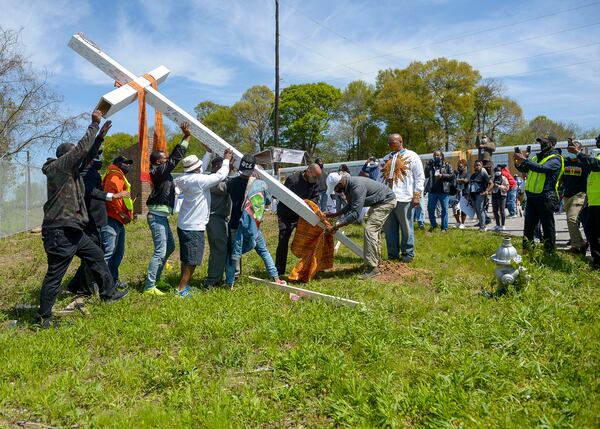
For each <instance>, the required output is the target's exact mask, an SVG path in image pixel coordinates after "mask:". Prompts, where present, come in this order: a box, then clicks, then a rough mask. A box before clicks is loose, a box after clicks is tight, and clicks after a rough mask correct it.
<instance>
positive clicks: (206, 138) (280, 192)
mask: <svg viewBox="0 0 600 429" xmlns="http://www.w3.org/2000/svg"><path fill="white" fill-rule="evenodd" d="M69 47H70V48H71V49H73V50H74V51H75V52H77V53H78V54H79V55H81V56H82V57H83V58H85V59H86V60H88V61H89V62H90V63H92V64H93V65H95V66H96V67H98V68H99V69H100V70H102V71H103V72H104V73H106V74H107V75H108V76H110V77H111V78H112V79H114V80H115V81H118V82H120V83H122V84H123V86H121V87H119V88H117V89H115V90H113V91H111V92H109V93H108V94H106V95H104V96H103V97H102V99H101V100H100V102H99V103H98V106H97V109H99V110H101V111H102V113H103V115H104V117H105V118H108V117H109V116H111V115H113V114H114V113H116V112H118V111H119V110H121V109H123V108H124V107H126V106H128V105H129V104H131V103H133V102H134V101H135V100H136V98H137V91H136V90H135V89H134V88H133V87H132V86H131V85H126V84H127V83H129V82H131V81H134V82H135V83H137V84H138V85H140V86H141V87H143V88H144V90H145V91H146V101H147V102H148V104H150V105H151V106H152V107H154V108H155V109H157V110H159V111H160V112H162V113H163V114H164V115H165V116H166V117H168V118H169V119H171V120H172V121H173V122H175V123H176V124H181V123H182V122H188V123H189V124H190V132H191V134H192V135H193V136H194V137H196V138H197V139H198V140H200V141H201V142H202V143H204V144H205V145H206V146H208V147H209V148H210V149H211V150H212V151H213V152H214V153H217V154H221V155H222V154H223V151H224V150H225V149H226V148H231V149H232V150H233V153H234V155H235V162H236V166H237V164H239V162H240V160H241V158H242V156H243V154H242V153H241V152H240V151H239V150H237V149H236V148H234V147H233V146H232V145H230V144H229V143H227V142H226V141H225V140H223V139H222V138H221V137H219V136H218V135H217V134H215V133H214V132H213V131H211V130H210V129H209V128H207V127H206V126H205V125H203V124H202V123H201V122H200V121H198V120H197V119H196V118H195V117H194V116H192V115H190V114H188V113H187V112H185V111H184V110H183V109H181V108H180V107H179V106H177V105H176V104H175V103H173V102H172V101H171V100H169V99H168V98H167V97H165V96H164V95H162V94H161V93H160V92H158V91H157V90H155V89H154V88H152V87H151V86H150V82H149V81H148V80H147V79H145V78H144V77H138V76H136V75H135V74H133V73H131V72H130V71H129V70H127V69H126V68H125V67H123V66H122V65H121V64H119V63H118V62H116V61H115V60H113V59H112V58H111V57H109V56H108V55H107V54H106V53H104V52H103V51H102V50H101V49H100V48H99V47H98V46H97V45H96V44H95V43H94V42H92V41H91V40H88V39H86V38H85V36H83V34H81V33H79V34H75V35H74V36H73V37H72V38H71V40H70V41H69ZM149 74H150V75H151V76H152V77H153V78H154V79H156V81H157V82H159V83H160V82H162V81H163V80H165V79H166V78H167V76H168V75H169V70H168V69H167V68H166V67H164V66H160V67H158V68H156V69H154V70H152V71H151V72H150V73H149ZM257 171H258V173H259V174H260V175H261V179H262V180H264V181H265V182H266V183H267V185H268V187H269V192H270V193H271V194H272V195H273V196H274V197H275V198H277V200H278V201H280V202H282V203H283V204H285V205H286V206H288V207H289V208H290V209H291V210H292V211H294V212H295V213H297V214H298V215H299V216H301V217H302V218H303V219H305V220H306V221H307V222H308V223H310V224H311V225H317V224H320V225H321V226H323V224H322V223H320V219H319V217H318V216H317V215H316V214H315V213H314V212H313V211H312V210H311V209H310V207H309V206H308V205H307V204H306V203H305V202H304V201H302V199H300V198H299V197H298V196H297V195H296V194H294V193H293V192H291V191H290V190H289V189H288V188H286V187H285V186H283V184H281V182H279V180H277V179H276V178H274V177H273V176H271V175H270V174H268V173H267V172H266V171H264V170H258V169H257ZM335 238H337V239H338V240H339V241H341V242H342V243H344V244H345V245H346V246H347V247H348V248H349V249H350V250H351V251H352V252H354V253H355V254H357V255H358V256H360V257H361V258H362V257H363V251H362V249H361V248H360V247H359V246H357V245H356V243H354V242H353V241H352V240H350V239H349V238H348V237H346V236H345V235H344V234H342V232H341V231H338V232H337V233H336V235H335Z"/></svg>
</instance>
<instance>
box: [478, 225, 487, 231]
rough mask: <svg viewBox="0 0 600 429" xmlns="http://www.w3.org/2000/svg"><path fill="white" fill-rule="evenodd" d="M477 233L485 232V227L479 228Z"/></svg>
mask: <svg viewBox="0 0 600 429" xmlns="http://www.w3.org/2000/svg"><path fill="white" fill-rule="evenodd" d="M479 231H481V232H485V231H487V226H482V227H481V228H479Z"/></svg>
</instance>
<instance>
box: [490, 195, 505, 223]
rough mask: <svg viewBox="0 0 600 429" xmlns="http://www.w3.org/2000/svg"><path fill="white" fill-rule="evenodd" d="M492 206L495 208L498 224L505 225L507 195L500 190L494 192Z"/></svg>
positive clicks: (495, 217) (495, 218)
mask: <svg viewBox="0 0 600 429" xmlns="http://www.w3.org/2000/svg"><path fill="white" fill-rule="evenodd" d="M492 208H493V209H494V220H495V221H496V225H498V226H504V222H505V221H506V210H505V209H506V195H502V193H501V192H500V191H498V192H496V193H495V194H492Z"/></svg>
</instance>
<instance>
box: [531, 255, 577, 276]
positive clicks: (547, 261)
mask: <svg viewBox="0 0 600 429" xmlns="http://www.w3.org/2000/svg"><path fill="white" fill-rule="evenodd" d="M523 260H524V261H525V262H526V263H527V264H530V265H533V266H535V265H538V266H539V265H543V266H546V267H548V268H550V269H551V270H553V271H560V272H562V273H572V272H573V271H576V270H578V269H579V268H578V267H577V266H574V265H573V263H572V262H571V261H569V260H568V259H566V258H565V255H562V254H561V253H559V252H554V253H549V252H546V251H545V250H543V249H534V250H532V251H529V252H528V253H526V254H524V255H523Z"/></svg>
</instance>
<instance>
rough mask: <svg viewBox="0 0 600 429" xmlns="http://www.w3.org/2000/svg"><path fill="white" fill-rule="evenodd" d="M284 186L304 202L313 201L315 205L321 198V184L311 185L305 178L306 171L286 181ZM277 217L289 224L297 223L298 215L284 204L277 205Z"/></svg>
mask: <svg viewBox="0 0 600 429" xmlns="http://www.w3.org/2000/svg"><path fill="white" fill-rule="evenodd" d="M283 185H284V186H285V187H286V188H288V189H289V190H290V191H292V192H293V193H294V194H296V195H298V196H299V197H300V198H302V199H303V200H312V201H314V202H315V203H316V202H317V201H318V198H319V183H318V182H317V183H309V182H307V181H306V179H305V178H304V171H298V172H296V173H294V174H292V175H291V176H288V177H287V179H285V182H284V183H283ZM277 216H278V217H279V218H280V219H282V220H286V221H288V222H296V221H297V220H298V214H297V213H294V212H293V211H292V210H291V209H290V208H288V206H286V205H285V204H283V203H279V204H278V205H277Z"/></svg>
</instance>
